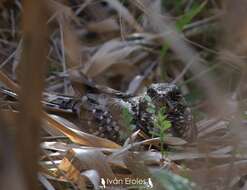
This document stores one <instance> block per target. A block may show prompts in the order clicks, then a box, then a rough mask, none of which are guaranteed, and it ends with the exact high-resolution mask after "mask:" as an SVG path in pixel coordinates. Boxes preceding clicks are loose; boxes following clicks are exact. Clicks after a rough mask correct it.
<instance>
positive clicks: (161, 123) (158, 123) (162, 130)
mask: <svg viewBox="0 0 247 190" xmlns="http://www.w3.org/2000/svg"><path fill="white" fill-rule="evenodd" d="M171 127H172V124H171V122H170V121H169V120H168V119H167V116H166V115H165V108H164V107H163V108H161V109H159V111H158V113H157V114H156V115H155V117H154V128H156V129H158V130H159V131H158V132H155V131H154V132H153V134H154V135H155V136H157V137H159V139H160V152H161V156H162V160H164V156H165V154H166V151H165V150H164V143H165V137H166V136H167V130H168V129H169V128H171Z"/></svg>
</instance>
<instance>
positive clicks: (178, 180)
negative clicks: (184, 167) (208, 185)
mask: <svg viewBox="0 0 247 190" xmlns="http://www.w3.org/2000/svg"><path fill="white" fill-rule="evenodd" d="M153 176H154V178H155V179H157V180H158V182H159V183H160V184H161V186H162V187H164V189H166V190H192V189H193V188H194V187H195V184H194V183H192V182H190V181H189V180H188V179H186V178H184V177H181V176H179V175H176V174H173V173H171V172H169V171H167V170H160V171H157V172H154V173H153Z"/></svg>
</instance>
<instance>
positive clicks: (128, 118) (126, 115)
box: [120, 107, 135, 138]
mask: <svg viewBox="0 0 247 190" xmlns="http://www.w3.org/2000/svg"><path fill="white" fill-rule="evenodd" d="M122 116H123V122H124V125H125V126H126V131H127V134H124V133H121V132H120V134H121V136H122V137H123V138H124V137H126V136H129V135H131V133H132V131H133V129H135V125H133V119H134V117H133V115H132V113H131V112H130V111H129V109H128V108H126V107H125V108H123V110H122Z"/></svg>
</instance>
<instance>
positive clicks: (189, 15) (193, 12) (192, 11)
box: [176, 1, 207, 31]
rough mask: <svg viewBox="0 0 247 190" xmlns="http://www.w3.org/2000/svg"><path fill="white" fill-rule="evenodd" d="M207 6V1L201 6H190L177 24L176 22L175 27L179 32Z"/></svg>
mask: <svg viewBox="0 0 247 190" xmlns="http://www.w3.org/2000/svg"><path fill="white" fill-rule="evenodd" d="M206 4H207V1H204V2H203V3H202V4H201V5H199V6H198V5H195V6H192V8H191V9H190V10H189V11H187V12H186V13H185V14H184V15H183V16H182V17H181V18H180V19H179V20H178V21H177V22H176V27H177V29H178V30H179V31H181V30H183V28H184V27H185V26H186V25H187V24H189V23H190V22H191V21H192V19H193V18H194V17H195V16H196V15H198V14H199V13H200V12H201V11H202V9H203V8H204V7H205V5H206Z"/></svg>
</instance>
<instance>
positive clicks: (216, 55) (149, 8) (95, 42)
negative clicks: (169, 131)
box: [0, 0, 247, 190]
mask: <svg viewBox="0 0 247 190" xmlns="http://www.w3.org/2000/svg"><path fill="white" fill-rule="evenodd" d="M246 10H247V1H246V0H239V1H234V0H226V1H223V3H222V1H220V0H43V1H34V0H33V1H32V0H23V1H22V2H21V1H19V0H2V1H0V85H1V86H0V88H1V89H8V90H10V91H12V92H13V93H12V94H11V93H10V94H8V93H4V92H6V91H4V90H1V93H0V101H1V104H0V105H1V112H0V125H1V127H0V181H1V184H0V185H1V186H0V189H3V190H5V189H8V190H16V189H18V190H24V189H28V190H34V189H47V190H53V189H59V190H65V189H66V190H69V189H71V190H72V189H80V190H81V189H103V187H102V178H103V179H105V180H108V179H109V180H113V179H127V178H128V179H136V178H138V179H145V180H147V179H150V180H151V181H152V183H153V187H152V189H157V190H161V189H166V190H184V189H185V190H191V189H208V190H214V189H217V190H218V189H222V190H223V189H236V190H241V189H242V190H243V189H247V184H246V176H247V153H246V148H247V143H246V135H247V130H246V129H245V127H247V126H246V119H247V117H246V116H247V114H246V106H247V105H246V98H247V97H245V96H246V92H247V91H246V90H247V88H246V74H247V70H246V69H247V67H246V65H245V64H246V63H245V60H246V58H245V56H246V53H247V36H246V29H247V24H246V20H245V18H246V17H245V16H246V15H247V12H246ZM157 82H159V83H160V82H169V83H174V84H176V85H177V86H179V87H180V89H181V91H182V93H183V95H184V97H185V99H186V101H187V103H188V105H189V107H191V109H192V112H193V116H194V122H195V125H196V127H197V129H198V138H197V140H196V141H195V142H191V143H189V142H186V141H185V140H184V139H180V138H178V137H171V136H165V138H164V142H162V143H160V139H159V138H151V137H149V138H148V137H147V136H145V135H143V133H142V131H140V130H138V131H134V132H133V131H132V132H131V134H129V133H126V134H125V135H128V138H127V139H125V142H124V143H119V142H114V141H111V140H109V139H107V138H104V137H98V136H95V134H92V133H91V132H90V129H88V126H87V125H86V123H87V119H88V115H87V112H86V111H85V110H80V109H82V108H81V107H79V108H77V114H76V113H75V112H73V113H71V112H70V111H68V110H66V109H62V108H61V107H60V108H58V109H43V106H42V102H41V100H43V101H52V100H53V99H54V98H56V97H58V96H59V94H60V95H61V94H63V95H67V96H70V97H72V98H74V99H77V100H78V101H81V102H82V103H83V100H84V99H83V98H82V97H84V96H85V95H86V94H87V93H88V92H93V93H94V94H97V95H99V94H101V95H102V94H104V95H106V94H108V95H109V94H111V95H114V94H119V93H120V92H122V93H123V94H124V93H128V94H131V95H138V94H140V93H142V92H143V91H144V89H145V87H147V86H148V85H150V84H152V83H157ZM3 87H4V88H3ZM113 89H115V90H113ZM15 93H16V94H15ZM48 94H53V96H52V97H50V96H48ZM46 96H47V97H46ZM45 97H46V99H45V100H44V98H45ZM60 103H62V102H60ZM103 103H104V102H103ZM78 109H79V111H78ZM68 112H69V113H68ZM78 113H79V114H78ZM118 114H121V113H118ZM85 121H86V122H85ZM95 125H97V123H96V124H95ZM94 127H95V126H94ZM96 127H97V126H96ZM111 135H112V134H111V133H110V132H109V136H111ZM163 143H164V145H165V146H164V148H165V149H164V151H165V152H164V158H163V155H162V154H163V152H161V147H160V144H163ZM162 151H163V150H162ZM148 185H150V184H146V185H144V186H138V187H137V186H136V185H135V184H133V183H132V184H130V185H127V184H126V183H125V184H123V185H113V186H111V187H110V185H109V184H107V185H106V189H151V188H150V187H148Z"/></svg>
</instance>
